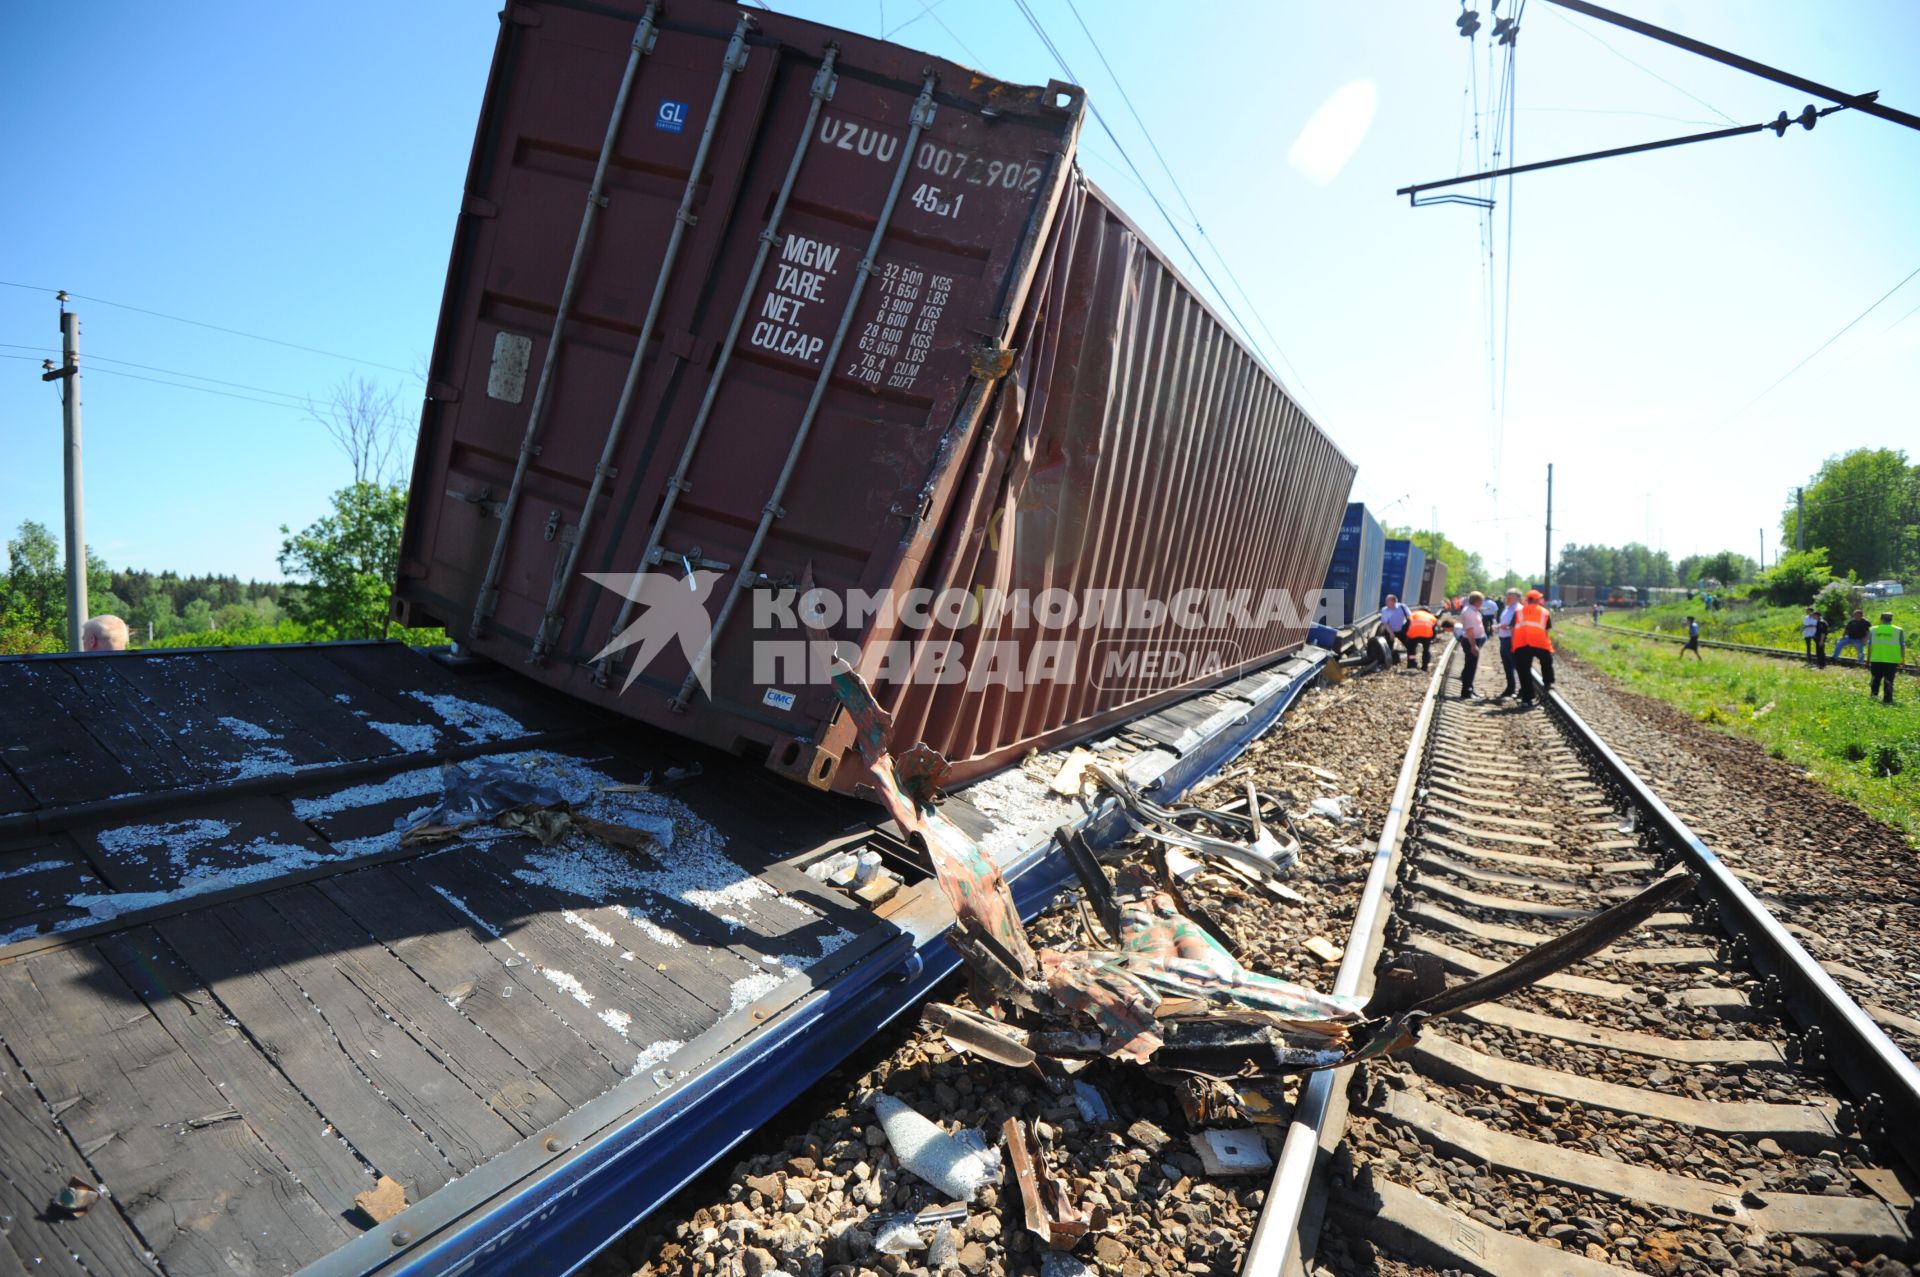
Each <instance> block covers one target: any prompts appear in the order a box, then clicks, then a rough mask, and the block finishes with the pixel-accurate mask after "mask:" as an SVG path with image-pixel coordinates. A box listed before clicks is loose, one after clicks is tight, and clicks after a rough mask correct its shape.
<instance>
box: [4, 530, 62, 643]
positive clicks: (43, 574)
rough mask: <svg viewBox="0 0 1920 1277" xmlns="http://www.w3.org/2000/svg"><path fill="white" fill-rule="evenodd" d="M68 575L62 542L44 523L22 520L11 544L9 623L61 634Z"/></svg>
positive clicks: (7, 585) (8, 586) (6, 599)
mask: <svg viewBox="0 0 1920 1277" xmlns="http://www.w3.org/2000/svg"><path fill="white" fill-rule="evenodd" d="M66 594H67V584H66V573H65V571H64V570H63V569H62V567H61V564H60V542H59V541H58V540H57V539H55V537H54V535H53V534H52V533H51V532H49V531H47V527H46V525H45V524H43V523H36V522H34V521H33V520H32V519H25V520H22V521H21V524H20V530H19V532H18V533H17V534H16V535H15V537H14V539H13V540H11V541H8V542H7V582H6V591H5V595H4V598H0V603H4V606H5V609H6V616H7V620H8V621H9V622H10V623H12V624H14V625H17V626H24V627H26V628H28V629H35V630H44V631H46V632H47V633H49V634H58V633H59V632H60V631H62V630H64V629H65V628H66V618H67V598H66Z"/></svg>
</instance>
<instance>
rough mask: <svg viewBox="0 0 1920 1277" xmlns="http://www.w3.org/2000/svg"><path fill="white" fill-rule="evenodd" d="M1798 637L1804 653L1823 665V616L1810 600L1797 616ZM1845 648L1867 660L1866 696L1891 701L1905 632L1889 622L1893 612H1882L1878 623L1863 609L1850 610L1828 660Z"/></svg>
mask: <svg viewBox="0 0 1920 1277" xmlns="http://www.w3.org/2000/svg"><path fill="white" fill-rule="evenodd" d="M1800 638H1801V641H1802V642H1803V643H1804V644H1805V646H1806V648H1807V655H1808V656H1810V657H1812V658H1813V660H1814V662H1815V663H1816V664H1817V665H1818V666H1819V667H1820V668H1821V669H1825V668H1826V667H1827V661H1828V659H1829V658H1828V656H1827V619H1826V618H1825V617H1824V616H1821V615H1820V613H1819V611H1818V609H1816V608H1815V607H1814V606H1813V605H1812V604H1811V603H1809V604H1808V605H1807V614H1806V615H1805V616H1804V617H1802V618H1801V619H1800ZM1849 647H1851V648H1852V649H1853V650H1854V653H1855V655H1856V658H1857V659H1858V660H1862V661H1865V662H1866V663H1867V670H1868V672H1869V674H1871V675H1872V681H1871V682H1870V683H1869V685H1868V687H1867V697H1868V698H1869V699H1872V698H1873V697H1876V696H1877V697H1879V698H1880V699H1881V700H1883V701H1885V702H1886V703H1887V704H1889V705H1891V704H1893V676H1894V675H1895V674H1898V673H1899V672H1900V666H1901V665H1902V664H1904V663H1905V662H1906V659H1907V632H1906V630H1904V629H1903V628H1901V627H1900V626H1898V625H1895V624H1894V623H1893V613H1891V612H1882V613H1881V614H1880V623H1879V624H1878V625H1875V624H1873V623H1872V622H1871V621H1869V620H1867V614H1866V612H1865V610H1864V609H1861V608H1855V609H1853V615H1852V616H1851V617H1849V618H1847V625H1846V628H1845V629H1844V630H1842V631H1841V632H1840V641H1839V642H1837V643H1835V644H1834V645H1833V656H1832V658H1831V659H1833V660H1836V661H1837V660H1839V659H1840V653H1842V652H1844V651H1846V650H1847V649H1848V648H1849Z"/></svg>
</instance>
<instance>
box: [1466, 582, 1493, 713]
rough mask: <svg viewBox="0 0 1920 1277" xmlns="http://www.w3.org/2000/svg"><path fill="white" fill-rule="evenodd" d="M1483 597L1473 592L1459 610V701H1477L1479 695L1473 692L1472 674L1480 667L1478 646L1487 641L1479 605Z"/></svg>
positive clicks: (1485, 628)
mask: <svg viewBox="0 0 1920 1277" xmlns="http://www.w3.org/2000/svg"><path fill="white" fill-rule="evenodd" d="M1482 598H1483V596H1482V595H1481V593H1480V591H1478V590H1475V591H1474V592H1473V593H1471V594H1469V595H1467V605H1466V606H1465V607H1464V608H1461V609H1460V652H1461V656H1462V658H1463V662H1464V663H1463V664H1462V665H1461V666H1460V699H1461V700H1463V701H1464V700H1469V699H1477V698H1478V697H1479V695H1480V694H1479V693H1478V692H1476V691H1474V690H1473V672H1474V670H1476V669H1478V668H1479V666H1480V645H1481V644H1482V643H1485V642H1486V641H1487V624H1486V622H1485V621H1484V620H1483V619H1482V618H1481V615H1480V603H1481V600H1482Z"/></svg>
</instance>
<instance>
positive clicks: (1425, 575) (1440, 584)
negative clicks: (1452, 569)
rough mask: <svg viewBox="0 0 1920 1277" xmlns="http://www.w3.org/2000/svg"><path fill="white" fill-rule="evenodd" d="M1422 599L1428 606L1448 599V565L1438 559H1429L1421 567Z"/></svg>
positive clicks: (1436, 604) (1439, 604)
mask: <svg viewBox="0 0 1920 1277" xmlns="http://www.w3.org/2000/svg"><path fill="white" fill-rule="evenodd" d="M1420 600H1421V602H1423V603H1425V604H1426V605H1427V606H1428V607H1439V606H1441V605H1442V604H1444V603H1445V602H1446V601H1447V565H1446V564H1444V563H1442V562H1440V561H1439V560H1438V559H1428V560H1427V562H1426V566H1424V567H1422V568H1421V569H1420Z"/></svg>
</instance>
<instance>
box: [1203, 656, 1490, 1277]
mask: <svg viewBox="0 0 1920 1277" xmlns="http://www.w3.org/2000/svg"><path fill="white" fill-rule="evenodd" d="M1457 641H1458V640H1450V641H1449V642H1448V643H1447V645H1446V646H1445V647H1444V648H1443V649H1441V653H1440V660H1439V661H1438V662H1437V663H1436V664H1435V665H1434V669H1433V677H1432V679H1431V680H1429V682H1428V683H1427V692H1426V695H1425V696H1424V697H1422V698H1421V701H1420V713H1419V716H1418V717H1417V718H1415V720H1414V724H1413V735H1412V737H1411V739H1410V740H1409V741H1408V744H1407V757H1406V760H1405V761H1404V762H1403V763H1401V765H1400V780H1399V783H1398V784H1396V785H1395V786H1394V790H1393V801H1392V803H1391V804H1389V805H1388V807H1387V816H1386V820H1385V822H1384V823H1383V824H1382V825H1381V827H1380V841H1379V842H1378V844H1376V847H1375V850H1374V853H1373V864H1372V867H1371V868H1369V869H1368V871H1367V885H1366V888H1365V890H1364V891H1363V892H1362V894H1361V896H1360V905H1359V907H1358V908H1357V909H1355V910H1354V915H1353V929H1352V931H1351V932H1350V933H1349V934H1348V936H1347V946H1346V954H1345V956H1344V957H1343V958H1342V959H1341V960H1340V970H1339V972H1338V973H1337V974H1336V975H1335V977H1334V983H1333V992H1334V994H1335V995H1336V996H1338V995H1340V994H1362V993H1365V992H1368V989H1367V988H1364V987H1363V985H1366V986H1370V985H1371V984H1372V982H1373V969H1374V964H1375V960H1376V955H1377V953H1378V951H1379V948H1380V945H1381V942H1382V940H1383V939H1384V937H1385V935H1386V925H1387V918H1388V915H1389V913H1390V912H1391V905H1390V902H1389V900H1388V890H1389V887H1390V885H1391V884H1392V883H1393V881H1394V878H1395V874H1396V872H1397V870H1398V869H1399V865H1400V840H1401V837H1402V835H1403V834H1404V833H1405V831H1406V827H1407V816H1408V814H1409V813H1410V812H1411V811H1412V809H1413V800H1414V792H1415V789H1416V787H1417V786H1418V783H1419V779H1420V772H1421V768H1422V765H1423V763H1424V761H1425V758H1426V752H1427V738H1428V737H1429V736H1430V735H1431V734H1432V731H1433V724H1434V719H1435V716H1434V705H1435V703H1436V702H1437V701H1438V700H1439V695H1440V688H1441V687H1442V686H1443V685H1444V684H1445V683H1446V679H1447V665H1448V663H1449V661H1450V660H1451V659H1452V657H1453V649H1454V646H1455V643H1456V642H1457ZM1352 1072H1353V1069H1352V1067H1351V1066H1349V1067H1347V1068H1343V1069H1322V1070H1321V1071H1319V1072H1317V1073H1313V1074H1310V1075H1308V1077H1307V1080H1306V1081H1305V1082H1304V1083H1303V1084H1302V1085H1301V1087H1300V1098H1299V1099H1298V1100H1297V1101H1296V1102H1295V1103H1294V1106H1293V1120H1292V1122H1291V1124H1290V1125H1289V1126H1288V1127H1287V1139H1286V1143H1285V1144H1284V1145H1282V1146H1281V1149H1280V1157H1279V1159H1278V1160H1277V1162H1276V1164H1275V1166H1274V1169H1273V1180H1272V1182H1271V1183H1270V1184H1269V1185H1268V1187H1267V1196H1266V1201H1265V1203H1264V1204H1263V1205H1262V1207H1261V1210H1260V1218H1259V1221H1258V1222H1257V1223H1255V1225H1254V1229H1253V1238H1252V1240H1251V1241H1250V1242H1249V1243H1248V1246H1247V1257H1246V1259H1245V1260H1244V1261H1243V1262H1242V1263H1241V1266H1240V1273H1241V1277H1279V1274H1281V1273H1283V1272H1285V1271H1288V1269H1289V1268H1290V1267H1292V1266H1294V1265H1298V1264H1299V1263H1300V1262H1301V1260H1302V1258H1303V1257H1302V1256H1300V1255H1299V1253H1298V1252H1299V1240H1300V1216H1301V1212H1302V1211H1303V1210H1305V1208H1306V1204H1307V1196H1308V1194H1309V1193H1310V1192H1311V1190H1312V1188H1313V1182H1314V1178H1315V1174H1316V1172H1317V1171H1318V1169H1319V1164H1320V1143H1321V1140H1322V1138H1323V1137H1324V1135H1325V1133H1326V1129H1327V1127H1328V1125H1329V1121H1330V1119H1332V1118H1334V1117H1336V1116H1338V1117H1340V1118H1342V1119H1344V1115H1345V1114H1344V1106H1340V1108H1339V1109H1338V1111H1336V1107H1335V1104H1334V1100H1335V1097H1336V1096H1339V1095H1342V1094H1344V1093H1345V1090H1346V1085H1347V1080H1348V1078H1349V1077H1350V1076H1351V1074H1352Z"/></svg>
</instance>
